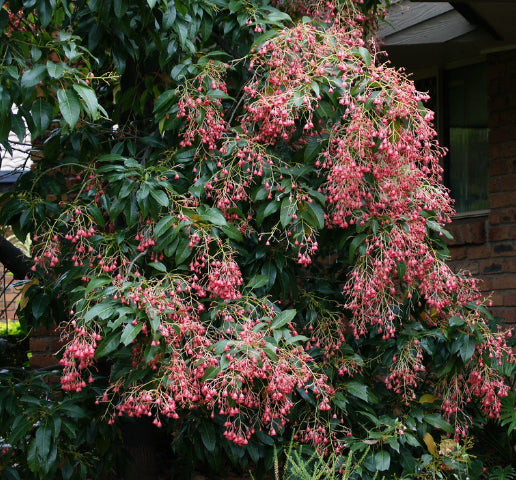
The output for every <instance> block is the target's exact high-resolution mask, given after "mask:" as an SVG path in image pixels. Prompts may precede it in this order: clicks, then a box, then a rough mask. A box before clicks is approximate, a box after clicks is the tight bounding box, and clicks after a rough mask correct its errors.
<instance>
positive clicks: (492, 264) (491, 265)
mask: <svg viewBox="0 0 516 480" xmlns="http://www.w3.org/2000/svg"><path fill="white" fill-rule="evenodd" d="M478 267H479V270H480V272H482V273H483V274H484V275H492V274H494V273H501V272H503V271H504V269H503V265H502V262H501V261H498V260H497V261H494V260H493V259H489V260H481V261H480V262H479V265H478Z"/></svg>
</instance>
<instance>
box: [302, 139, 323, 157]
mask: <svg viewBox="0 0 516 480" xmlns="http://www.w3.org/2000/svg"><path fill="white" fill-rule="evenodd" d="M321 148H322V145H321V142H318V141H317V140H312V141H311V142H310V143H309V144H308V145H307V146H306V147H305V153H304V159H305V162H310V161H311V160H313V159H314V158H315V157H316V156H317V155H318V154H319V152H320V151H321Z"/></svg>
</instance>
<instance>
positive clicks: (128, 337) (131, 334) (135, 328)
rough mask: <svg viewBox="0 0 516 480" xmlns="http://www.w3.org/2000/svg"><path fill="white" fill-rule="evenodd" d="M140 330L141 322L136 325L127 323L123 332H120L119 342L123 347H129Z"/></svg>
mask: <svg viewBox="0 0 516 480" xmlns="http://www.w3.org/2000/svg"><path fill="white" fill-rule="evenodd" d="M142 328H143V322H138V323H137V324H136V325H133V324H132V323H128V324H127V325H126V326H125V328H124V331H123V332H122V336H121V337H120V342H121V343H123V344H124V345H125V346H127V345H129V344H130V343H131V342H132V341H133V340H134V339H135V338H136V337H137V335H138V334H139V333H140V331H141V329H142Z"/></svg>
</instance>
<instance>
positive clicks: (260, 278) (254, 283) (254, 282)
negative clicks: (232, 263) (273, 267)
mask: <svg viewBox="0 0 516 480" xmlns="http://www.w3.org/2000/svg"><path fill="white" fill-rule="evenodd" d="M268 282H269V277H268V276H267V275H253V276H252V277H251V278H250V279H249V282H247V288H252V289H255V288H260V287H263V286H264V285H267V283H268Z"/></svg>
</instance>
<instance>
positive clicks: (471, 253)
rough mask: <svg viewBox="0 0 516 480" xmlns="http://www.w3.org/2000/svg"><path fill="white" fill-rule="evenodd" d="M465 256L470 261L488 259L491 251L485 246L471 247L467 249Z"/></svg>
mask: <svg viewBox="0 0 516 480" xmlns="http://www.w3.org/2000/svg"><path fill="white" fill-rule="evenodd" d="M465 256H466V258H468V259H470V260H478V259H483V258H489V257H490V256H491V249H490V248H489V247H488V246H487V245H485V244H484V245H472V246H470V247H468V248H467V250H466V254H465Z"/></svg>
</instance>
